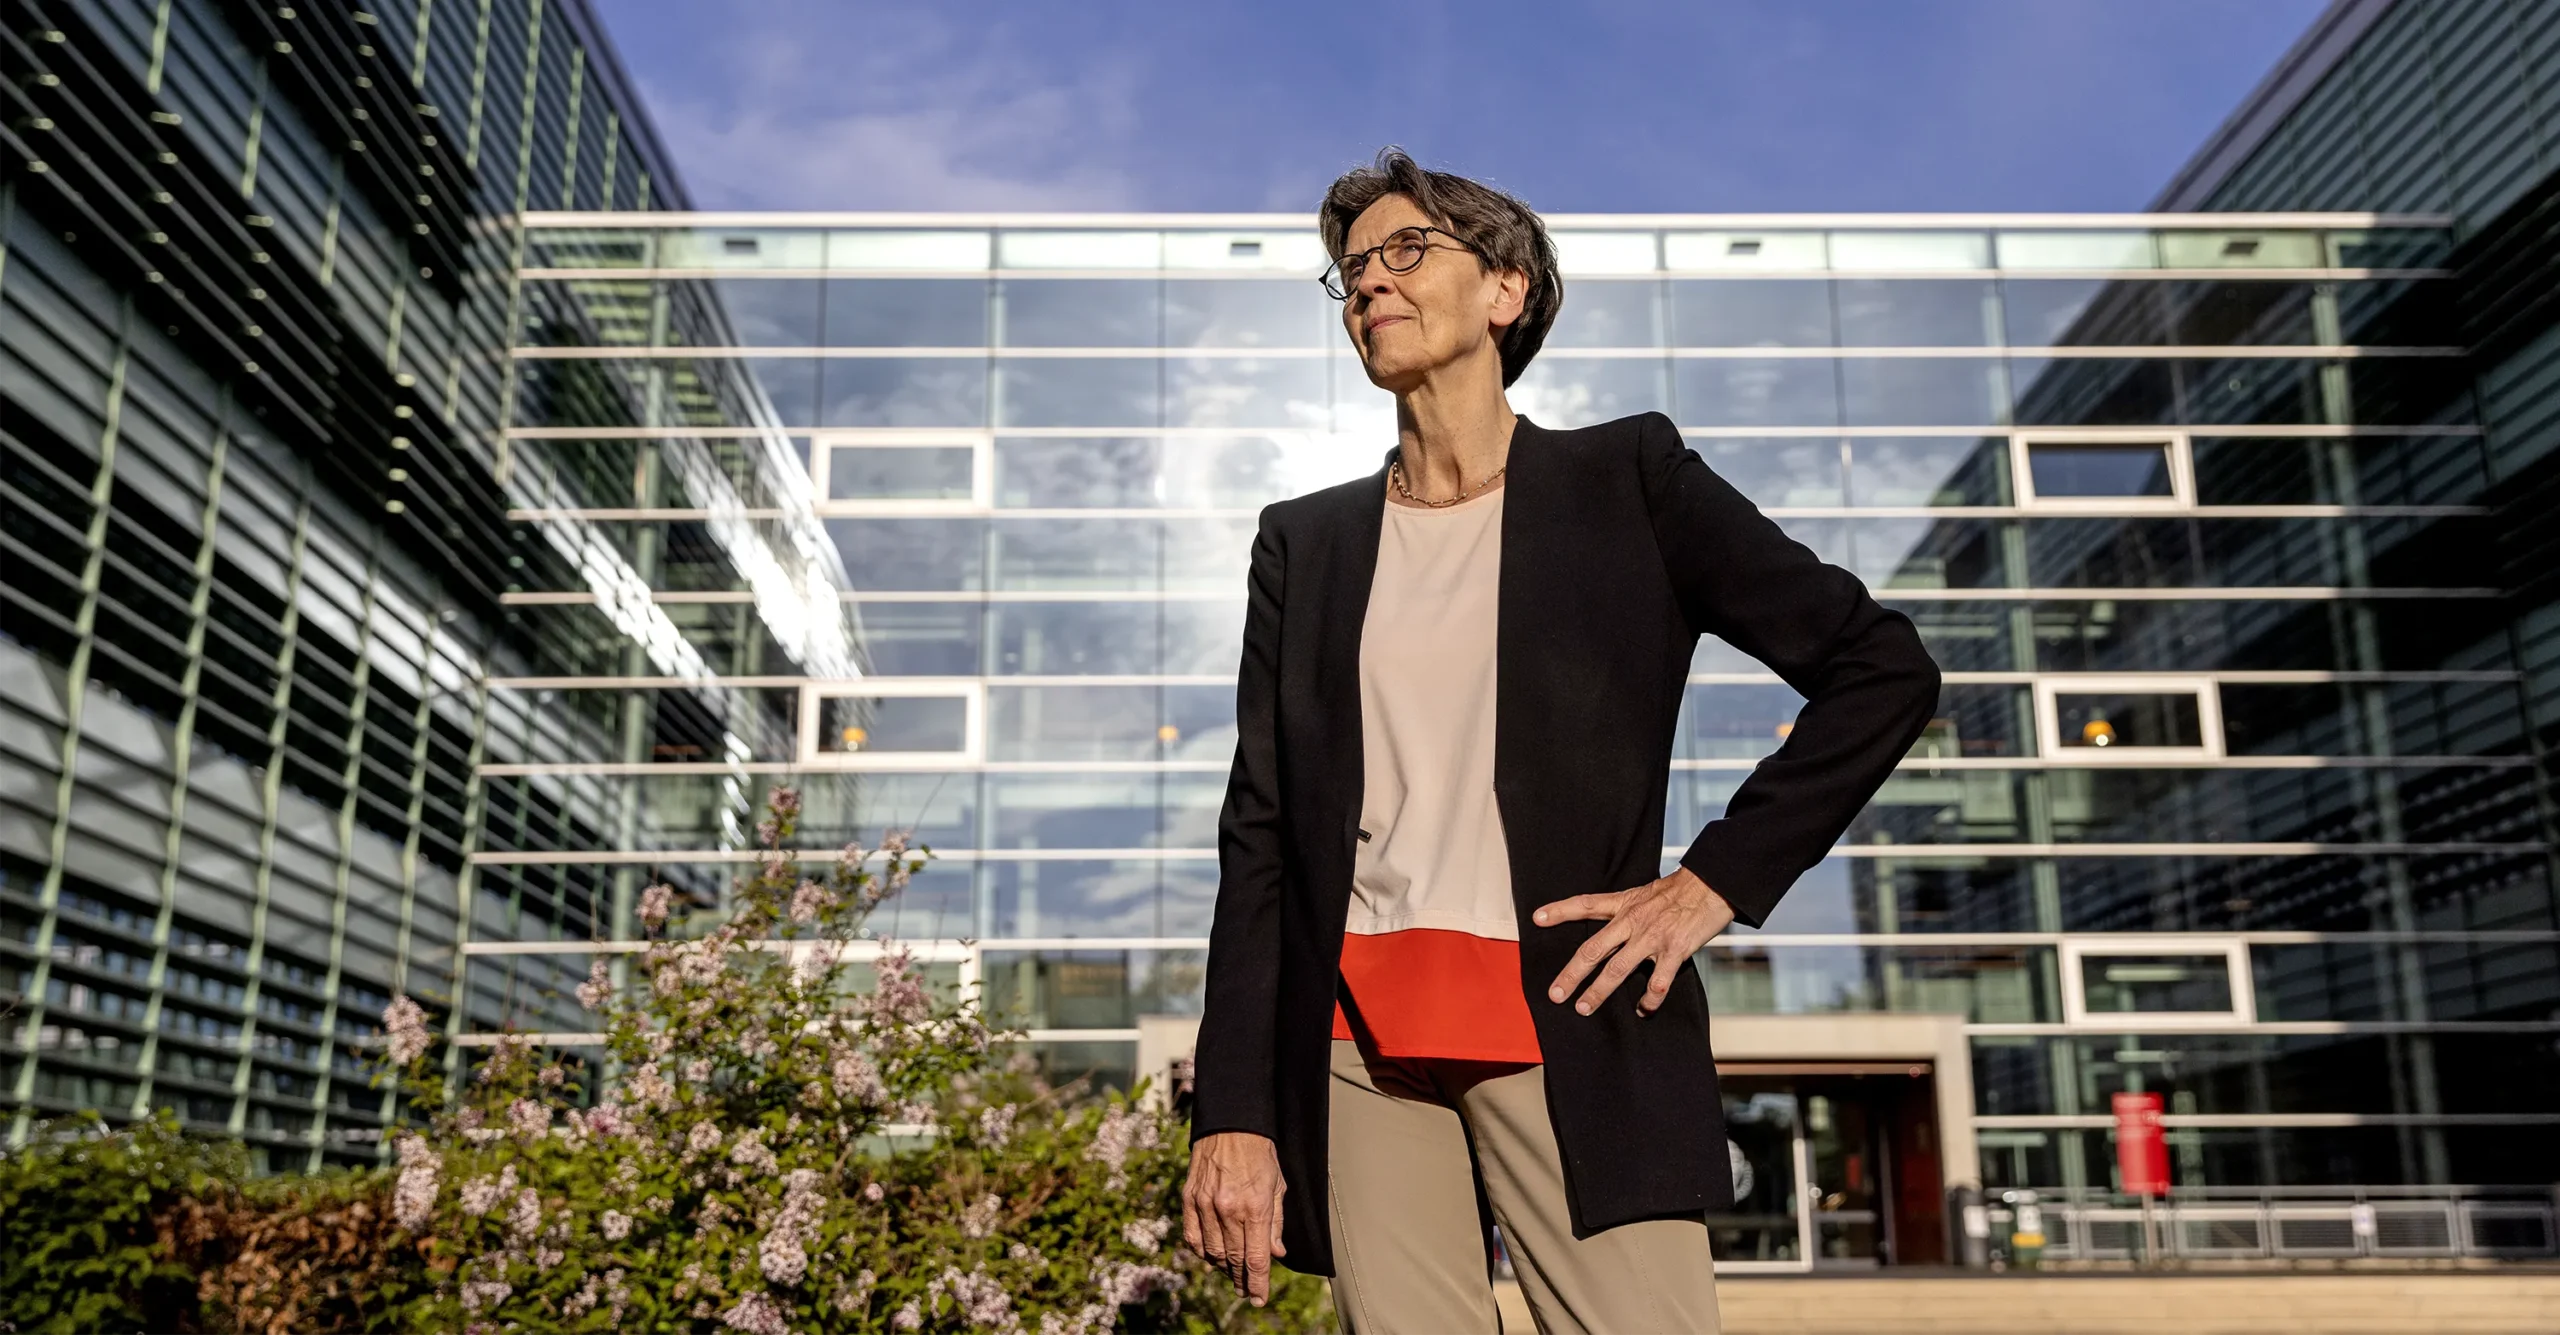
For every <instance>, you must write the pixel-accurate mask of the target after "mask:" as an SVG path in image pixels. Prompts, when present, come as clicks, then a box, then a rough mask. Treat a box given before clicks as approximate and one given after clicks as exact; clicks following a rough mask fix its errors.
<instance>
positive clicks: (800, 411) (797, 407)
mask: <svg viewBox="0 0 2560 1335" xmlns="http://www.w3.org/2000/svg"><path fill="white" fill-rule="evenodd" d="M738 366H739V368H740V369H742V370H744V371H745V372H746V373H747V374H748V375H749V376H751V377H753V379H754V381H755V383H756V386H757V387H758V388H759V389H762V390H763V391H764V397H765V401H766V402H767V403H770V404H772V405H773V415H774V419H775V420H776V421H779V422H780V423H782V424H783V425H784V426H807V425H809V424H810V423H812V422H815V421H817V420H818V363H817V361H816V359H814V358H809V357H742V358H740V359H739V361H738Z"/></svg>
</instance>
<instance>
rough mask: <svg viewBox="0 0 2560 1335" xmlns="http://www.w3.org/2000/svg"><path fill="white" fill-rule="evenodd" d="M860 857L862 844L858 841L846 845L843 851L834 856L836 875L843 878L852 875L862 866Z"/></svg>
mask: <svg viewBox="0 0 2560 1335" xmlns="http://www.w3.org/2000/svg"><path fill="white" fill-rule="evenodd" d="M862 856H863V854H862V844H861V843H860V841H856V842H853V843H849V844H846V845H845V846H844V849H843V851H841V852H839V853H837V854H836V871H837V873H838V874H840V875H845V876H850V875H852V874H853V873H854V871H855V870H856V869H858V868H860V867H861V866H862Z"/></svg>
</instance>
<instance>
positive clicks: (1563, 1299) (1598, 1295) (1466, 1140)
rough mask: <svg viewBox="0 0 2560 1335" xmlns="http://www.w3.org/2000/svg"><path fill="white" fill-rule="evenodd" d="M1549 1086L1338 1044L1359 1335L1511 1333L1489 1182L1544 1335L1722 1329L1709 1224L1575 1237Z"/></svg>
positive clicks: (1525, 1077) (1335, 1139) (1340, 1229)
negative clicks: (1499, 1302)
mask: <svg viewBox="0 0 2560 1335" xmlns="http://www.w3.org/2000/svg"><path fill="white" fill-rule="evenodd" d="M1545 1081H1546V1072H1545V1070H1544V1068H1542V1067H1536V1066H1530V1067H1525V1068H1524V1067H1520V1066H1516V1065H1509V1064H1496V1063H1488V1062H1458V1061H1437V1060H1434V1061H1415V1060H1409V1059H1403V1058H1393V1057H1370V1058H1368V1059H1366V1060H1364V1059H1363V1058H1362V1056H1361V1053H1360V1048H1359V1046H1358V1045H1357V1044H1354V1043H1351V1042H1349V1041H1347V1040H1343V1039H1336V1040H1334V1044H1333V1090H1332V1095H1333V1097H1332V1105H1333V1112H1332V1146H1331V1160H1332V1162H1331V1164H1330V1169H1331V1174H1330V1175H1331V1186H1332V1210H1333V1260H1334V1280H1333V1301H1334V1308H1335V1310H1336V1311H1337V1312H1339V1313H1340V1314H1341V1317H1342V1324H1343V1328H1344V1329H1345V1330H1347V1331H1350V1332H1352V1335H1461V1333H1462V1332H1484V1335H1495V1332H1499V1331H1500V1330H1501V1328H1502V1321H1501V1318H1500V1317H1499V1316H1498V1315H1497V1314H1496V1313H1495V1311H1494V1301H1493V1283H1492V1280H1491V1279H1490V1278H1489V1277H1488V1275H1487V1273H1486V1269H1487V1268H1486V1258H1485V1243H1484V1225H1483V1219H1482V1216H1481V1215H1480V1214H1479V1212H1478V1209H1477V1204H1476V1201H1477V1195H1476V1192H1477V1183H1478V1182H1479V1180H1481V1182H1482V1183H1483V1191H1484V1200H1485V1202H1486V1204H1487V1205H1489V1206H1490V1207H1491V1208H1492V1212H1493V1218H1494V1221H1495V1222H1496V1223H1498V1224H1500V1225H1501V1226H1502V1237H1503V1241H1504V1242H1505V1244H1506V1245H1507V1246H1508V1249H1509V1251H1510V1254H1511V1267H1512V1271H1513V1273H1515V1274H1517V1275H1518V1276H1519V1278H1520V1290H1521V1295H1522V1296H1523V1297H1525V1298H1527V1299H1528V1301H1529V1310H1530V1312H1531V1313H1532V1314H1534V1315H1535V1316H1536V1318H1537V1321H1538V1329H1539V1330H1540V1331H1542V1332H1545V1333H1546V1335H1562V1333H1563V1332H1568V1331H1570V1332H1584V1331H1589V1332H1605V1333H1606V1335H1632V1333H1634V1332H1683V1333H1684V1335H1685V1333H1686V1332H1713V1331H1717V1330H1720V1329H1721V1326H1720V1325H1719V1323H1718V1321H1717V1317H1716V1279H1715V1262H1714V1258H1713V1257H1711V1256H1710V1255H1709V1254H1708V1250H1707V1224H1706V1220H1705V1219H1704V1218H1703V1217H1701V1218H1699V1219H1697V1220H1694V1221H1692V1220H1687V1219H1656V1220H1646V1221H1644V1222H1641V1223H1634V1224H1622V1225H1620V1226H1618V1227H1616V1228H1611V1229H1603V1230H1601V1231H1600V1232H1598V1233H1595V1234H1593V1235H1592V1236H1590V1237H1588V1238H1579V1239H1577V1238H1575V1237H1574V1236H1573V1218H1572V1212H1571V1210H1570V1209H1569V1207H1568V1206H1567V1204H1566V1200H1565V1191H1564V1163H1563V1160H1562V1159H1561V1157H1559V1156H1558V1154H1557V1152H1556V1141H1555V1132H1554V1130H1553V1129H1552V1127H1551V1126H1550V1125H1549V1123H1548V1121H1547V1096H1546V1084H1545ZM1628 1150H1629V1152H1630V1153H1642V1149H1641V1147H1638V1146H1629V1147H1628Z"/></svg>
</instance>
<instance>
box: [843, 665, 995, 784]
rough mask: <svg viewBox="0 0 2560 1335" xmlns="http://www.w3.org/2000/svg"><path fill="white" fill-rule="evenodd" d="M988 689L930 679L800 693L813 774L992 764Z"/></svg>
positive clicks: (855, 684) (880, 681)
mask: <svg viewBox="0 0 2560 1335" xmlns="http://www.w3.org/2000/svg"><path fill="white" fill-rule="evenodd" d="M986 739H987V702H986V688H985V687H984V686H983V685H981V684H980V683H977V682H972V681H938V680H933V679H929V678H907V679H903V680H890V679H885V678H884V679H877V680H869V681H848V682H810V683H808V684H807V685H805V686H803V687H801V688H800V764H801V766H802V767H803V768H807V769H933V768H939V767H941V766H946V765H974V764H977V763H979V762H980V761H982V760H984V759H985V758H986V751H987V740H986Z"/></svg>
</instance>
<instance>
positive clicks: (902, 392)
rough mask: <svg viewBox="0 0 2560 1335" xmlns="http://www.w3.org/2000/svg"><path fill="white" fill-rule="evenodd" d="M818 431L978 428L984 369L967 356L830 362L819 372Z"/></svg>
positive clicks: (983, 407) (982, 420) (983, 416)
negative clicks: (823, 428) (825, 428)
mask: <svg viewBox="0 0 2560 1335" xmlns="http://www.w3.org/2000/svg"><path fill="white" fill-rule="evenodd" d="M820 377H821V378H820V381H819V385H820V394H819V412H818V425H820V426H916V427H940V426H950V427H967V426H983V425H985V424H986V420H987V364H986V363H985V362H984V361H981V360H978V359H976V358H968V357H835V358H829V359H827V360H826V361H825V362H824V363H823V366H822V370H821V372H820Z"/></svg>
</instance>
